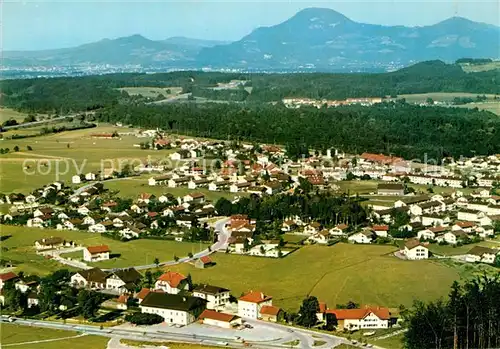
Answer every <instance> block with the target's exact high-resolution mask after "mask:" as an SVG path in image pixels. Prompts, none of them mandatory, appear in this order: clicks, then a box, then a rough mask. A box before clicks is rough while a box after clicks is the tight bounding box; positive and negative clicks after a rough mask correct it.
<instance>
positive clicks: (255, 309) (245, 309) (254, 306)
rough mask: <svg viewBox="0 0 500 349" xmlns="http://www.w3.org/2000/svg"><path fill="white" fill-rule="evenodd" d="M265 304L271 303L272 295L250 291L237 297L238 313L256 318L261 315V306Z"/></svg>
mask: <svg viewBox="0 0 500 349" xmlns="http://www.w3.org/2000/svg"><path fill="white" fill-rule="evenodd" d="M266 305H273V297H271V296H268V295H265V294H264V293H262V292H256V291H250V292H248V293H247V294H245V295H243V296H241V297H240V298H238V315H239V316H241V317H246V318H251V319H258V318H260V317H261V313H260V311H261V309H262V307H264V306H266Z"/></svg>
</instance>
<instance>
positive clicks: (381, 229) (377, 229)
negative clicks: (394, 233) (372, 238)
mask: <svg viewBox="0 0 500 349" xmlns="http://www.w3.org/2000/svg"><path fill="white" fill-rule="evenodd" d="M372 231H373V232H374V233H375V234H377V236H381V237H385V238H386V237H387V233H388V232H389V226H388V225H373V226H372Z"/></svg>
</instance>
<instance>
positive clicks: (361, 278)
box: [172, 243, 473, 311]
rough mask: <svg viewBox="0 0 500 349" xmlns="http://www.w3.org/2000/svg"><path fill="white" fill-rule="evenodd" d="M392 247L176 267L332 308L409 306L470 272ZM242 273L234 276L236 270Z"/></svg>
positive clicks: (287, 302) (284, 303) (309, 249)
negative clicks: (407, 256) (406, 256)
mask: <svg viewBox="0 0 500 349" xmlns="http://www.w3.org/2000/svg"><path fill="white" fill-rule="evenodd" d="M394 250H395V248H394V247H391V246H361V245H357V246H354V245H349V244H342V243H340V244H337V245H334V246H331V247H326V246H306V247H303V248H301V249H300V250H298V251H296V252H294V253H293V254H291V255H290V256H288V257H286V258H283V259H278V260H276V259H266V258H258V257H248V256H237V255H228V254H221V253H217V254H216V255H214V256H213V260H214V261H215V262H216V263H217V264H216V265H215V266H214V267H212V268H208V269H204V270H200V269H195V268H194V267H191V266H189V265H180V266H176V267H175V268H172V269H177V270H179V271H182V272H184V273H191V274H192V276H193V280H194V281H195V282H206V283H211V284H215V285H220V286H223V287H228V288H229V289H231V291H232V293H233V295H235V296H239V295H240V294H241V293H242V292H246V291H248V290H251V289H253V290H259V291H262V292H265V293H267V294H269V295H271V296H274V302H273V304H276V305H278V306H281V307H284V308H285V309H287V310H295V311H296V310H297V308H298V306H299V304H300V302H301V301H302V299H303V298H305V297H306V296H307V295H308V294H311V295H314V296H316V297H318V299H319V300H321V301H325V302H327V304H328V305H329V306H331V307H333V306H335V305H336V304H338V303H345V302H347V301H349V300H354V301H356V302H358V303H361V304H373V305H383V306H389V307H397V306H399V305H400V304H404V305H405V306H410V305H411V304H412V302H413V300H414V299H417V298H418V299H423V300H430V299H436V298H438V297H441V296H444V295H446V294H447V293H448V291H449V286H450V285H451V283H452V282H453V280H458V279H460V276H461V274H463V276H464V277H466V276H467V275H469V274H471V273H472V272H473V270H464V271H460V270H457V269H456V266H454V265H446V264H442V263H440V262H437V261H432V260H426V261H414V262H409V261H402V260H399V259H396V258H395V257H393V256H391V255H389V254H390V253H391V252H392V251H394ZM235 270H239V271H244V272H240V273H239V274H238V275H239V276H238V277H237V278H235V277H234V271H235Z"/></svg>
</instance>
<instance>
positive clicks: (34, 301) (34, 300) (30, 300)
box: [26, 292, 40, 308]
mask: <svg viewBox="0 0 500 349" xmlns="http://www.w3.org/2000/svg"><path fill="white" fill-rule="evenodd" d="M26 303H27V305H28V308H32V307H37V306H38V305H39V304H40V301H39V299H38V295H37V293H36V292H30V293H29V294H28V296H27V297H26Z"/></svg>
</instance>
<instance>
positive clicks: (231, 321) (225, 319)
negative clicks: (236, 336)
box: [198, 309, 242, 328]
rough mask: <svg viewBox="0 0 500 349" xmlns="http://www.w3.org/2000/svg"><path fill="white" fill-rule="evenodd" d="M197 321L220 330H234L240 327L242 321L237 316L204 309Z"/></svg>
mask: <svg viewBox="0 0 500 349" xmlns="http://www.w3.org/2000/svg"><path fill="white" fill-rule="evenodd" d="M198 319H199V320H200V321H201V322H203V324H205V325H210V326H216V327H221V328H234V327H238V326H241V325H242V320H241V318H240V317H239V316H236V315H232V314H225V313H219V312H217V311H214V310H209V309H205V310H204V311H203V313H201V315H200V316H199V318H198Z"/></svg>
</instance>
